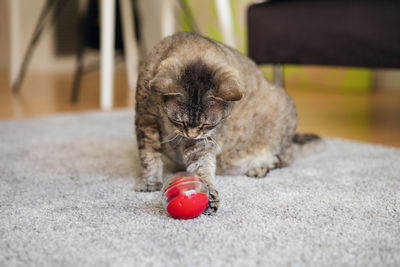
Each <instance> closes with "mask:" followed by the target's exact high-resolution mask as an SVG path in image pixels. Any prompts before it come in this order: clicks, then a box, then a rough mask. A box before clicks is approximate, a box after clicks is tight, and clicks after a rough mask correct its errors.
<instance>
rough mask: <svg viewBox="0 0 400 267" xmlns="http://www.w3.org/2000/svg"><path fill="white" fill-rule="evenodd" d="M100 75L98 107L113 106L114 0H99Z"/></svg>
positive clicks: (104, 108)
mask: <svg viewBox="0 0 400 267" xmlns="http://www.w3.org/2000/svg"><path fill="white" fill-rule="evenodd" d="M100 8H101V33H100V35H101V44H100V47H101V73H100V75H101V77H100V86H101V91H100V107H101V109H103V110H110V109H111V108H112V107H113V100H114V99H113V91H114V90H113V89H114V43H115V0H101V7H100Z"/></svg>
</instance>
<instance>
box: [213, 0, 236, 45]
mask: <svg viewBox="0 0 400 267" xmlns="http://www.w3.org/2000/svg"><path fill="white" fill-rule="evenodd" d="M214 2H215V6H216V8H217V14H218V20H219V25H220V27H221V32H222V39H223V42H224V43H225V44H227V45H229V46H231V47H236V41H235V34H234V29H233V19H232V7H231V3H230V0H214Z"/></svg>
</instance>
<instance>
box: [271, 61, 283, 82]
mask: <svg viewBox="0 0 400 267" xmlns="http://www.w3.org/2000/svg"><path fill="white" fill-rule="evenodd" d="M273 68H274V83H275V84H276V85H278V86H279V87H282V88H283V87H284V73H283V65H282V64H275V65H274V67H273Z"/></svg>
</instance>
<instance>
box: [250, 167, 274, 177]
mask: <svg viewBox="0 0 400 267" xmlns="http://www.w3.org/2000/svg"><path fill="white" fill-rule="evenodd" d="M268 172H269V168H268V167H257V168H253V169H250V170H248V171H247V173H246V175H247V176H248V177H254V178H263V177H265V176H267V174H268Z"/></svg>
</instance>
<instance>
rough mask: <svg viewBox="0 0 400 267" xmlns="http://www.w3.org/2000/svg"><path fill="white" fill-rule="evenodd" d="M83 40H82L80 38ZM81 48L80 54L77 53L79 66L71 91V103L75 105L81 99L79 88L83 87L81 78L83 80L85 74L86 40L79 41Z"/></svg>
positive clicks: (79, 49)
mask: <svg viewBox="0 0 400 267" xmlns="http://www.w3.org/2000/svg"><path fill="white" fill-rule="evenodd" d="M80 39H82V38H80ZM79 42H80V44H79V48H78V53H77V66H76V69H75V76H74V82H73V85H72V91H71V98H70V100H71V102H73V103H75V102H77V101H78V97H79V88H80V85H81V78H82V73H83V57H84V52H85V44H84V40H80V41H79Z"/></svg>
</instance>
